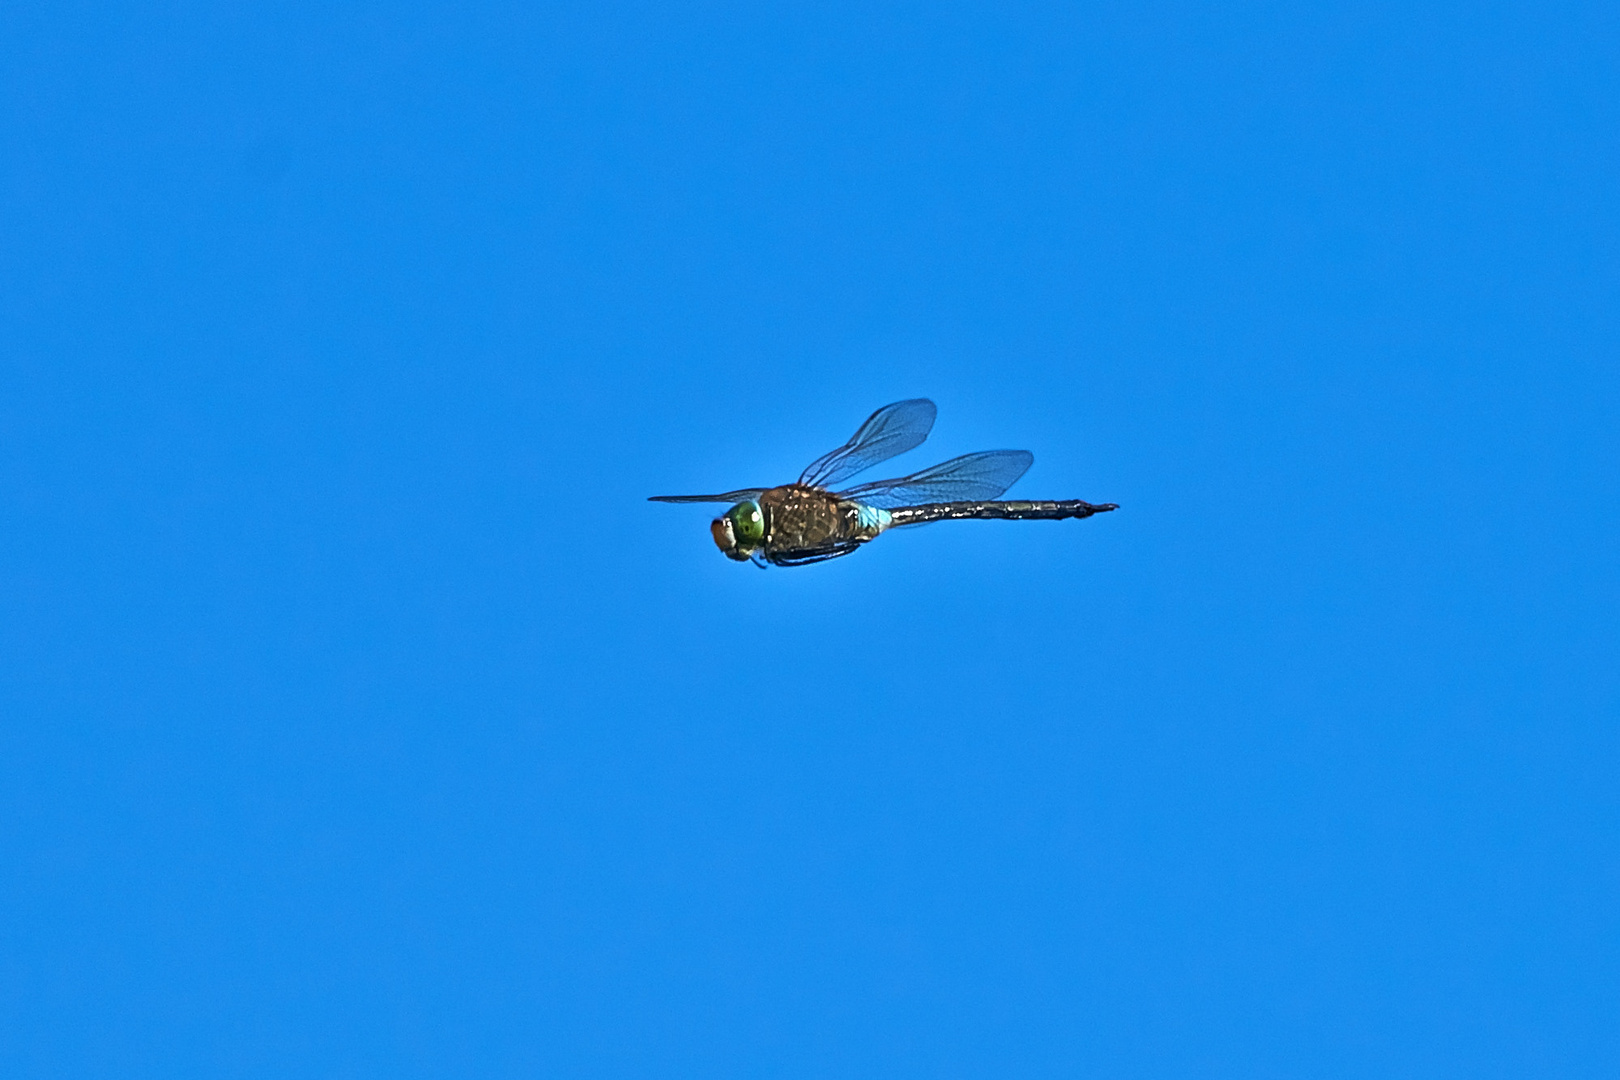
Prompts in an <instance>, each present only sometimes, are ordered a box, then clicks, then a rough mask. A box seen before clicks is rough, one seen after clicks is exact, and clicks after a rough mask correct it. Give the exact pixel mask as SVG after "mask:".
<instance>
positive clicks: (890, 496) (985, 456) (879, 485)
mask: <svg viewBox="0 0 1620 1080" xmlns="http://www.w3.org/2000/svg"><path fill="white" fill-rule="evenodd" d="M1034 463H1035V455H1034V454H1031V453H1030V452H1029V451H1028V450H985V451H983V452H981V453H978V454H964V455H963V456H961V457H959V458H952V459H951V460H949V461H945V462H941V463H940V464H938V465H935V466H934V467H933V468H930V469H924V470H922V471H921V472H915V473H912V474H911V475H910V476H902V477H901V478H900V479H898V480H879V481H877V482H876V483H871V484H862V485H860V486H859V487H852V488H850V489H849V490H848V491H841V492H839V493H838V497H839V498H840V499H853V500H854V501H856V502H861V503H865V504H866V505H868V506H877V507H881V508H883V509H885V510H892V509H894V508H895V507H896V506H920V505H922V504H923V503H942V502H976V501H982V500H986V499H994V498H997V497H999V496H1000V495H1001V493H1002V492H1004V491H1006V490H1007V489H1008V488H1010V487H1012V486H1013V483H1014V482H1015V481H1016V480H1017V479H1018V478H1019V477H1020V476H1023V475H1024V473H1025V472H1027V471H1028V470H1029V467H1030V466H1031V465H1033V464H1034Z"/></svg>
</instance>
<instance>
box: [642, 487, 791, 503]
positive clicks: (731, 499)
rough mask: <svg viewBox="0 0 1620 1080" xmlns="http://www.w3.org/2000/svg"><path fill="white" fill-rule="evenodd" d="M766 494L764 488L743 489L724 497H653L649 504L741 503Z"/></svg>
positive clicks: (730, 492) (729, 492)
mask: <svg viewBox="0 0 1620 1080" xmlns="http://www.w3.org/2000/svg"><path fill="white" fill-rule="evenodd" d="M764 493H765V489H764V488H743V489H742V490H741V491H728V492H726V493H725V494H724V495H651V496H648V498H647V501H648V502H670V503H699V502H712V503H740V502H747V501H748V500H749V499H757V498H759V497H760V496H761V495H763V494H764Z"/></svg>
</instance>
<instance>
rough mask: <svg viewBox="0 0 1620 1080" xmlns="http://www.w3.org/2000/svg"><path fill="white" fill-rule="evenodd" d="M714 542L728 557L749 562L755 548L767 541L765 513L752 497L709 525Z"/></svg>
mask: <svg viewBox="0 0 1620 1080" xmlns="http://www.w3.org/2000/svg"><path fill="white" fill-rule="evenodd" d="M709 532H711V533H713V534H714V543H715V546H716V547H718V548H719V549H720V550H721V551H722V552H724V553H725V556H726V558H728V559H736V560H737V561H738V562H747V561H748V557H749V556H750V555H751V554H753V552H754V549H755V548H757V547H759V546H760V545H761V544H763V543H764V542H765V513H764V511H762V510H761V509H760V508H759V503H757V502H754V501H753V500H752V499H750V500H748V501H747V502H740V503H738V504H737V505H736V506H733V507H732V508H731V509H730V510H727V511H726V513H725V516H724V517H717V518H715V519H714V521H713V522H711V523H710V525H709Z"/></svg>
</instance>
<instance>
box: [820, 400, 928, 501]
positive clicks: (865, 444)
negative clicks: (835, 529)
mask: <svg viewBox="0 0 1620 1080" xmlns="http://www.w3.org/2000/svg"><path fill="white" fill-rule="evenodd" d="M936 412H937V410H936V409H935V408H934V403H933V402H932V401H929V400H928V399H927V398H912V399H911V400H910V401H897V402H895V403H894V404H893V405H885V406H884V407H883V408H881V409H879V410H878V411H877V412H875V413H873V414H872V415H871V416H869V417H867V418H866V423H864V424H862V425H861V427H860V430H859V431H857V432H855V434H854V435H852V436H850V439H849V442H847V443H845V444H844V445H843V446H840V447H839V448H838V449H836V450H833V451H830V452H828V453H826V454H823V455H821V456H820V457H818V458H817V459H816V460H815V461H812V462H811V463H810V467H809V468H808V469H805V470H804V474H803V475H802V476H800V477H799V483H801V484H810V485H812V486H813V487H821V488H830V487H832V486H833V485H834V484H841V483H843V482H844V481H845V480H848V479H849V478H850V477H852V476H854V475H855V474H856V473H859V472H864V471H865V470H867V469H869V468H871V467H872V466H873V465H876V464H877V463H878V462H880V461H888V460H889V459H890V458H892V457H894V456H895V455H896V454H903V453H905V452H906V451H907V450H910V449H911V448H912V447H914V446H917V445H918V444H920V443H921V442H922V441H923V440H924V439H926V438H928V432H929V431H931V430H932V429H933V427H934V415H935V413H936Z"/></svg>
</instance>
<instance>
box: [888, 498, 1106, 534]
mask: <svg viewBox="0 0 1620 1080" xmlns="http://www.w3.org/2000/svg"><path fill="white" fill-rule="evenodd" d="M1117 509H1119V507H1118V506H1116V505H1115V504H1114V503H1088V502H1086V501H1085V500H1083V499H1041V500H1028V501H1024V500H1011V501H1003V502H948V503H924V504H922V505H920V506H902V507H899V508H898V509H895V510H890V511H889V516H890V517H891V518H892V519H893V523H894V525H895V526H897V527H898V526H900V525H922V524H924V523H925V522H929V521H946V520H949V519H953V518H1001V519H1005V520H1011V521H1028V520H1037V521H1039V520H1046V521H1057V520H1060V519H1062V518H1085V517H1090V516H1091V515H1092V514H1101V513H1106V512H1107V511H1109V510H1117Z"/></svg>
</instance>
